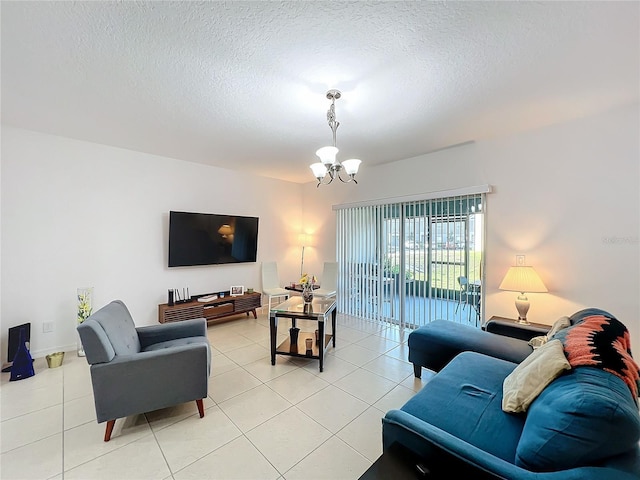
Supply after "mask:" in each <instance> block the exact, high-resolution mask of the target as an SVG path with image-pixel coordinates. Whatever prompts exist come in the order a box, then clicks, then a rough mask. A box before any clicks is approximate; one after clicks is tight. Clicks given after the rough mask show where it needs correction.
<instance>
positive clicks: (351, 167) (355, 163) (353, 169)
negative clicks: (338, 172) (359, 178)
mask: <svg viewBox="0 0 640 480" xmlns="http://www.w3.org/2000/svg"><path fill="white" fill-rule="evenodd" d="M361 163H362V161H361V160H358V159H357V158H350V159H349V160H345V161H344V162H342V167H343V168H344V171H345V172H347V174H348V175H355V174H356V173H358V168H360V164H361Z"/></svg>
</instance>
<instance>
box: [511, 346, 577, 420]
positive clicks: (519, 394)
mask: <svg viewBox="0 0 640 480" xmlns="http://www.w3.org/2000/svg"><path fill="white" fill-rule="evenodd" d="M570 368H571V365H569V361H568V360H567V358H566V357H565V356H564V349H563V348H562V342H560V341H559V340H551V341H550V342H547V343H545V344H544V345H543V346H541V347H540V348H538V349H536V350H534V352H533V353H532V354H531V355H529V356H528V357H527V358H525V359H524V360H523V361H522V363H521V364H520V365H518V366H517V367H516V368H515V370H514V371H513V372H511V373H510V374H509V375H508V376H507V377H506V378H505V379H504V382H503V384H502V410H504V411H505V412H511V413H519V412H526V411H527V408H529V405H531V402H533V401H534V400H535V399H536V397H537V396H538V395H540V392H542V390H544V388H545V387H546V386H547V385H549V384H550V383H551V382H552V381H553V380H554V379H555V378H557V377H558V376H559V375H560V374H561V373H562V372H563V371H564V370H569V369H570Z"/></svg>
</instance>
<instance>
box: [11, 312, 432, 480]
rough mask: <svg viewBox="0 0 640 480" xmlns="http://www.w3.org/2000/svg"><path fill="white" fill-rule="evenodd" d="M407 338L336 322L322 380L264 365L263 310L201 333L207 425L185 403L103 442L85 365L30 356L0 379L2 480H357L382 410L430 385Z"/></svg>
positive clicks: (295, 367)
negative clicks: (418, 374)
mask: <svg viewBox="0 0 640 480" xmlns="http://www.w3.org/2000/svg"><path fill="white" fill-rule="evenodd" d="M280 325H281V327H280V328H283V327H284V330H285V331H284V332H281V333H280V334H279V337H280V339H283V338H285V334H286V333H288V332H286V327H285V325H287V322H286V321H281V322H280ZM298 326H299V327H301V330H303V331H305V330H307V331H310V332H312V331H313V330H315V324H313V323H311V322H308V323H305V322H300V321H299V323H298ZM409 332H410V331H408V330H407V331H403V330H400V329H398V327H394V326H383V325H378V324H375V323H372V322H369V321H366V320H362V319H359V318H354V317H347V316H343V315H340V314H339V315H338V326H337V343H336V348H335V349H334V348H333V347H329V349H328V351H327V354H326V359H325V369H324V372H322V373H320V372H319V371H318V362H317V360H307V359H304V358H293V357H287V356H277V357H276V358H277V362H276V365H275V366H272V365H271V362H270V358H269V322H268V318H267V315H266V313H261V314H260V315H259V316H258V319H257V320H254V319H253V318H249V317H242V318H240V319H238V320H234V321H231V322H227V323H224V324H220V325H212V326H209V328H208V336H209V340H210V342H211V346H212V353H213V358H212V371H211V377H210V381H209V396H208V398H207V399H206V401H205V408H206V412H205V416H204V418H202V419H200V418H199V417H198V414H197V409H196V405H195V402H189V403H187V404H183V405H178V406H176V407H173V408H167V409H163V410H158V411H154V412H149V413H146V414H144V415H136V416H132V417H127V418H126V419H119V420H117V421H116V426H115V429H114V432H113V436H112V439H111V441H110V442H107V443H105V442H103V440H102V439H103V435H104V426H105V424H104V423H103V424H97V423H96V420H95V412H94V407H93V393H92V390H91V380H90V374H89V366H88V365H87V363H86V359H85V358H80V357H77V355H76V354H75V352H67V353H66V354H65V358H64V362H63V365H62V366H61V367H59V368H52V369H49V368H47V365H46V361H45V359H44V358H40V359H36V360H35V362H34V365H35V369H36V375H35V376H33V377H31V378H28V379H24V380H20V381H15V382H9V378H10V374H8V373H3V374H2V378H1V383H0V385H1V392H0V419H1V423H0V446H1V456H0V478H2V479H3V480H12V479H55V480H62V479H82V480H90V479H133V480H140V479H159V480H165V479H175V480H186V479H224V480H227V479H260V480H262V479H273V480H277V479H286V480H296V479H324V478H326V479H340V480H342V479H344V480H348V479H357V478H358V477H359V476H360V475H362V473H363V472H364V471H365V470H366V469H367V468H369V466H370V465H371V464H372V463H373V462H374V461H375V460H376V459H377V458H378V456H379V455H380V454H381V453H382V424H381V419H382V417H383V416H384V414H385V412H386V411H387V410H389V409H391V408H399V407H400V406H402V405H403V404H404V403H405V402H406V401H407V400H408V399H409V398H410V397H411V396H412V395H414V393H415V392H417V391H418V390H419V389H420V388H422V386H423V385H424V382H425V381H427V380H428V379H429V373H428V371H425V372H424V373H423V379H422V380H420V379H416V378H414V376H413V368H412V366H411V364H410V363H408V362H407V344H406V342H407V336H408V334H409ZM158 381H161V379H158Z"/></svg>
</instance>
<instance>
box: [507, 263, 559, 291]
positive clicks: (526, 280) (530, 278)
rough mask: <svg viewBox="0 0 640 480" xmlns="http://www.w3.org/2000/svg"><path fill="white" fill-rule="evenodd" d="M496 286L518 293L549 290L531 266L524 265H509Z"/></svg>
mask: <svg viewBox="0 0 640 480" xmlns="http://www.w3.org/2000/svg"><path fill="white" fill-rule="evenodd" d="M498 288H499V289H500V290H510V291H512V292H520V293H525V292H528V293H543V292H548V291H549V290H547V287H545V285H544V283H542V279H541V278H540V276H539V275H538V273H537V272H536V271H535V270H534V269H533V267H525V266H519V267H510V268H509V270H508V271H507V274H506V275H505V276H504V279H503V280H502V283H501V284H500V286H499V287H498Z"/></svg>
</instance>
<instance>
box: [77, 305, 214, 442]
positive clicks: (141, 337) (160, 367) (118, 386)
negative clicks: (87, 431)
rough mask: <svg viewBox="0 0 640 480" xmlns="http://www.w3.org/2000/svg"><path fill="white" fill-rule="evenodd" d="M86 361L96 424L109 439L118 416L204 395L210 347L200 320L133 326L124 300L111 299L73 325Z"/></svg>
mask: <svg viewBox="0 0 640 480" xmlns="http://www.w3.org/2000/svg"><path fill="white" fill-rule="evenodd" d="M78 333H79V334H80V339H81V341H82V346H83V347H84V351H85V354H86V358H87V362H88V363H89V364H90V365H91V382H92V384H93V396H94V402H95V408H96V419H97V421H98V423H102V422H105V421H106V422H107V426H106V431H105V435H104V441H105V442H108V441H109V440H110V438H111V433H112V431H113V427H114V425H115V421H116V419H117V418H123V417H127V416H129V415H135V414H140V413H144V412H150V411H153V410H158V409H161V408H166V407H170V406H172V405H177V404H179V403H185V402H189V401H193V400H195V401H196V404H197V406H198V412H199V414H200V418H202V417H203V416H204V405H203V399H204V398H205V397H206V396H207V387H208V379H209V372H210V368H211V350H210V346H209V340H208V338H207V323H206V320H205V319H204V318H198V319H194V320H185V321H182V322H177V323H165V324H161V325H152V326H146V327H138V328H136V326H135V324H134V322H133V318H132V317H131V314H130V313H129V310H128V309H127V307H126V306H125V304H124V303H123V302H122V301H120V300H114V301H112V302H111V303H109V304H108V305H106V306H104V307H103V308H101V309H100V310H98V311H96V312H95V313H93V314H92V315H91V316H90V317H89V318H87V319H86V320H85V321H84V322H83V323H81V324H80V325H78Z"/></svg>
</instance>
